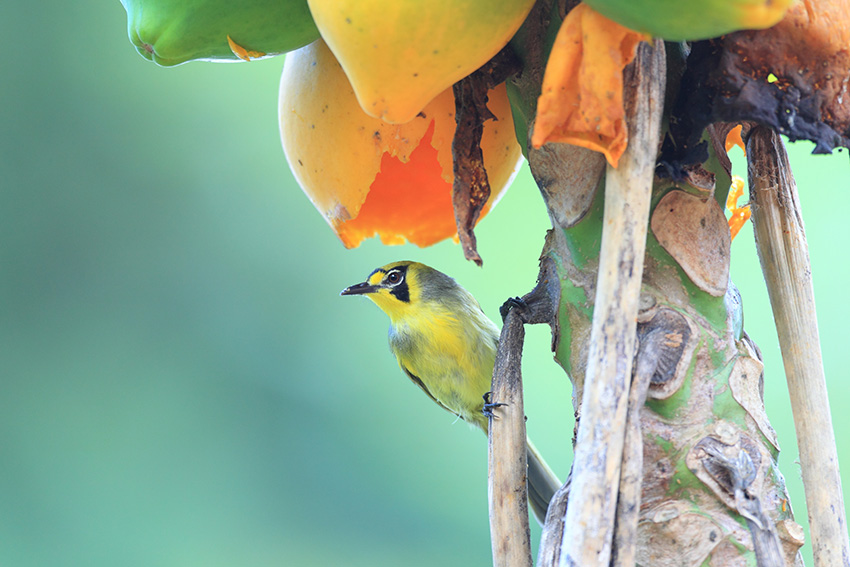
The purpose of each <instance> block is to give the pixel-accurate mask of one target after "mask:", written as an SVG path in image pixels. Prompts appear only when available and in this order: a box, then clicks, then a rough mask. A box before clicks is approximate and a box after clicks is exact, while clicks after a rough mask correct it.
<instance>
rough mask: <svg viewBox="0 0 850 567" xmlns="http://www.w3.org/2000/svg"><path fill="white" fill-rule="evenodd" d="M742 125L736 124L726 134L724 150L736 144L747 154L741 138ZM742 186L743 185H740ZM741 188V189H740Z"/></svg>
mask: <svg viewBox="0 0 850 567" xmlns="http://www.w3.org/2000/svg"><path fill="white" fill-rule="evenodd" d="M743 129H744V127H743V126H742V125H741V124H738V125H737V126H735V127H734V128H732V129H731V130H729V133H728V134H726V151H727V152H728V151H729V150H731V149H732V148H734V147H735V146H738V147H739V148H741V149H742V150H744V155H747V146H746V145H744V139H743V138H741V131H742V130H743ZM742 187H743V185H742ZM742 190H743V189H742ZM739 196H740V195H739Z"/></svg>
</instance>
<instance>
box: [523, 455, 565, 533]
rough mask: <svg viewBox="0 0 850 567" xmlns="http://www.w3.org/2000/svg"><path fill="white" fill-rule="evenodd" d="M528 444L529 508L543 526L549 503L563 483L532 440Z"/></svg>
mask: <svg viewBox="0 0 850 567" xmlns="http://www.w3.org/2000/svg"><path fill="white" fill-rule="evenodd" d="M526 443H527V446H528V449H527V451H526V458H527V460H528V506H529V508H531V511H532V512H533V513H534V517H535V518H537V521H538V522H540V525H543V523H544V522H545V521H546V510H547V509H548V508H549V501H550V500H552V496H553V495H554V494H555V492H556V491H557V490H558V489H559V488H561V484H562V483H561V481H560V480H558V477H557V476H555V473H554V472H553V471H552V469H550V468H549V465H547V464H546V461H544V460H543V457H542V456H541V455H540V453H539V452H538V451H537V448H536V447H535V446H534V444H533V443H532V442H531V439H526Z"/></svg>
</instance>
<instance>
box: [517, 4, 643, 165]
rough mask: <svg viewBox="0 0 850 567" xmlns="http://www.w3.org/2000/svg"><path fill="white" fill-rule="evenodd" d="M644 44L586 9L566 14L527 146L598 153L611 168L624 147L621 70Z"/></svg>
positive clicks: (581, 7)
mask: <svg viewBox="0 0 850 567" xmlns="http://www.w3.org/2000/svg"><path fill="white" fill-rule="evenodd" d="M649 39H650V37H649V36H648V35H647V34H642V33H638V32H636V31H633V30H630V29H629V28H626V27H623V26H621V25H620V24H618V23H616V22H614V21H612V20H609V19H608V18H606V17H605V16H603V15H601V14H599V13H598V12H596V11H595V10H593V9H592V8H590V7H589V6H587V5H586V4H579V5H578V6H576V7H575V8H574V9H573V10H572V11H571V12H570V13H569V14H567V17H566V18H565V19H564V21H563V22H562V23H561V28H560V29H559V30H558V35H557V37H556V39H555V44H554V45H553V46H552V52H551V53H550V54H549V61H548V63H547V64H546V72H545V73H544V76H543V89H542V94H541V95H540V98H539V99H538V101H537V118H536V120H535V125H534V133H533V135H532V138H531V144H532V146H534V147H535V148H539V147H540V146H542V145H543V144H545V143H548V142H562V143H566V144H573V145H576V146H582V147H584V148H588V149H591V150H595V151H598V152H601V153H602V154H604V155H605V159H607V160H608V163H609V164H611V166H612V167H617V163H618V162H619V160H620V157H621V156H622V155H623V152H625V151H626V146H627V144H628V128H627V126H626V121H625V110H624V108H623V69H624V68H625V67H626V65H628V64H629V63H630V62H631V61H632V60H633V59H634V57H635V53H636V51H637V46H638V44H639V43H640V42H641V41H645V40H649Z"/></svg>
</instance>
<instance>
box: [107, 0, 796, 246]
mask: <svg viewBox="0 0 850 567" xmlns="http://www.w3.org/2000/svg"><path fill="white" fill-rule="evenodd" d="M790 2H791V0H705V1H703V2H699V3H682V2H680V1H678V0H641V1H636V0H587V2H586V4H587V5H588V6H589V7H590V8H592V9H593V10H596V11H598V12H599V13H600V14H602V15H603V16H605V17H607V18H611V19H612V20H614V21H615V22H618V23H619V24H621V25H623V26H625V27H627V28H630V29H632V30H636V31H637V32H639V33H640V34H648V35H652V36H658V37H663V38H665V39H675V40H680V39H700V38H705V37H714V36H717V35H720V34H723V33H727V32H729V31H732V30H735V29H741V28H756V27H767V26H770V25H773V24H774V23H775V22H776V21H778V20H779V19H780V18H781V17H782V15H783V14H784V12H785V10H786V8H787V7H788V5H789V4H790ZM122 3H123V4H124V7H125V9H126V10H127V16H128V30H129V35H130V40H131V42H132V43H133V44H134V45H135V46H136V49H137V50H138V52H139V53H140V54H141V55H142V56H144V57H145V58H147V59H150V60H152V61H154V62H155V63H157V64H159V65H162V66H173V65H179V64H181V63H185V62H187V61H193V60H201V61H240V60H243V61H250V60H252V59H258V58H263V57H270V56H273V55H278V54H282V53H289V55H287V58H286V63H285V67H284V71H283V77H282V80H281V87H280V125H281V138H282V141H283V147H284V151H285V153H286V157H287V159H288V161H289V165H290V168H291V169H292V172H293V174H294V176H295V178H296V180H297V181H298V182H299V184H300V185H301V187H302V188H303V189H304V191H305V193H307V195H308V197H309V198H310V199H311V201H312V202H313V204H314V205H315V206H316V208H317V209H318V210H319V212H320V213H321V214H322V215H323V216H324V218H325V219H326V220H327V222H328V223H329V224H330V225H331V227H332V228H333V229H334V230H335V231H336V233H337V234H338V235H339V237H340V239H341V240H342V242H343V244H345V245H346V246H347V247H353V246H357V245H358V244H359V243H360V242H361V241H362V240H363V239H364V238H368V237H370V236H374V235H375V234H378V235H380V237H381V239H382V240H383V241H384V242H385V243H400V242H405V241H409V242H413V243H415V244H418V245H420V246H427V245H429V244H433V243H434V242H437V241H439V240H442V239H444V238H447V237H451V236H453V235H455V234H456V227H455V221H454V218H455V215H454V211H453V208H452V182H453V177H454V173H453V161H452V150H451V146H452V140H453V136H454V132H455V102H454V95H453V92H452V85H453V84H454V83H456V82H457V81H459V80H461V79H463V78H464V77H466V76H468V75H469V74H470V73H472V72H474V71H475V70H476V69H478V68H479V67H481V66H482V65H483V64H485V63H486V62H487V61H489V60H490V59H491V58H492V57H493V56H494V55H496V54H497V53H498V52H499V51H500V50H502V49H503V48H504V47H505V46H506V45H507V44H508V42H509V41H510V40H511V38H512V37H514V35H515V34H516V33H517V31H518V30H519V29H520V27H521V26H522V25H523V23H524V22H525V20H526V18H527V16H528V14H529V12H530V11H531V9H532V8H533V6H534V4H535V1H534V0H486V1H485V0H470V1H465V2H456V1H453V0H429V1H428V2H414V1H410V0H397V1H395V2H389V3H387V2H381V3H378V2H375V1H374V0H245V1H243V2H233V1H232V0H188V1H177V0H122ZM576 33H579V34H581V33H586V32H582V31H581V30H579V31H578V32H576ZM565 42H566V44H570V40H569V39H566V40H565ZM550 47H551V46H547V48H546V49H547V50H548V49H549V48H550ZM552 61H554V62H556V63H557V62H559V61H562V59H561V58H558V57H554V56H553V57H552V58H551V59H550V64H551V62H552ZM595 65H596V63H593V64H590V65H586V67H587V68H590V69H591V70H592V68H593V67H594V66H595ZM549 73H550V71H549V70H548V69H547V74H549ZM609 74H613V75H615V76H619V74H620V73H619V71H618V70H615V71H614V72H613V73H609ZM577 82H578V81H577V80H574V81H573V83H577ZM579 87H580V85H579ZM584 88H585V90H587V88H586V86H585V87H584ZM553 90H555V91H557V90H558V88H555V87H553ZM608 90H610V87H608ZM604 94H605V93H600V96H602V95H604ZM582 97H584V99H589V97H587V96H586V93H581V96H576V95H573V97H572V98H569V97H567V98H564V99H557V100H555V101H554V102H549V101H547V105H546V106H547V108H549V109H550V110H551V109H552V108H553V107H554V108H555V110H556V111H557V107H558V106H559V105H560V106H564V107H566V106H568V105H572V104H573V103H572V102H571V101H572V100H574V99H576V98H578V99H582ZM488 105H489V110H490V112H491V113H492V114H493V115H494V116H495V120H488V121H487V122H485V125H484V134H483V139H482V141H481V149H482V152H483V156H484V164H483V165H484V168H485V169H486V171H487V176H488V178H489V184H490V200H489V202H488V203H487V205H486V206H485V208H484V210H483V211H481V216H482V217H483V215H484V214H486V212H487V210H489V209H490V208H492V206H493V205H494V204H495V203H496V202H497V201H498V199H499V197H500V196H501V195H502V193H503V192H504V191H505V189H506V188H507V187H508V186H509V185H510V183H511V181H512V179H513V177H514V175H515V173H516V171H517V170H518V167H519V165H520V164H521V162H522V151H521V147H520V144H521V145H522V146H523V147H524V146H526V144H527V140H526V139H522V140H520V142H519V143H517V140H516V134H515V130H514V124H513V117H512V109H511V104H510V103H509V101H508V95H507V92H506V88H505V85H504V83H503V84H501V85H498V86H496V87H495V88H494V89H492V90H491V91H490V93H489V103H488ZM514 110H515V111H516V109H514ZM557 114H558V113H557V112H556V115H557ZM602 118H603V120H604V119H605V118H606V117H602ZM524 119H526V120H527V117H524ZM553 128H555V129H556V128H557V125H555V126H553ZM622 130H623V129H622V128H620V131H622ZM583 136H584V138H587V134H583ZM556 141H557V140H556ZM560 141H570V142H571V143H574V142H573V141H572V139H571V138H569V136H567V137H566V138H563V139H561V140H560ZM541 143H544V142H543V141H538V142H536V143H535V145H540V144H541ZM616 143H618V144H619V146H621V147H624V146H625V141H624V140H623V139H622V136H619V137H618V138H617V141H616ZM593 149H598V148H597V147H595V146H594V147H593ZM600 151H603V152H604V151H605V149H604V148H602V149H600ZM609 161H612V159H611V158H610V157H609ZM612 163H613V164H615V163H616V159H614V160H613V162H612Z"/></svg>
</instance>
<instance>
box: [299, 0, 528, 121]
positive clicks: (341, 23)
mask: <svg viewBox="0 0 850 567" xmlns="http://www.w3.org/2000/svg"><path fill="white" fill-rule="evenodd" d="M308 1H309V4H310V10H311V11H312V13H313V18H314V19H315V21H316V25H317V26H318V28H319V31H320V32H321V33H322V39H324V40H325V41H326V42H327V44H328V46H329V47H330V49H331V51H333V53H334V55H335V56H336V58H337V59H338V60H339V62H340V64H341V65H342V68H343V69H344V70H345V74H346V75H348V78H349V80H350V81H351V84H352V86H353V87H354V92H355V93H356V95H357V100H358V101H360V106H361V107H362V108H363V110H364V111H365V112H366V113H367V114H369V115H370V116H373V117H375V118H379V119H381V120H384V121H386V122H394V123H404V122H408V121H410V120H411V119H413V117H414V116H416V114H417V113H418V112H419V111H420V110H422V108H423V107H424V106H425V105H426V104H428V103H429V102H430V101H431V100H432V99H433V98H434V97H435V96H437V95H438V94H440V93H441V92H442V91H444V90H445V89H447V88H448V87H450V86H451V85H452V84H453V83H455V82H457V81H459V80H460V79H462V78H464V77H465V76H467V75H469V74H470V73H472V72H473V71H475V70H476V69H478V68H479V67H481V66H482V65H483V64H484V63H486V62H487V61H488V60H490V58H492V57H493V56H494V55H495V54H496V53H498V52H499V50H500V49H502V48H503V47H504V46H505V45H506V44H507V43H508V41H509V40H510V39H511V37H513V35H514V34H515V33H516V31H517V30H518V29H519V27H520V25H522V22H523V21H524V20H525V17H526V16H527V15H528V12H529V11H530V10H531V7H532V6H533V5H534V0H472V1H465V2H456V1H454V0H429V1H428V2H419V1H414V0H394V1H392V2H377V1H375V0H308Z"/></svg>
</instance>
